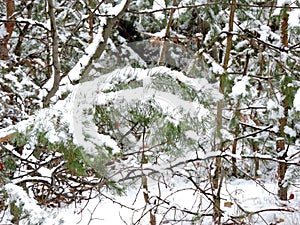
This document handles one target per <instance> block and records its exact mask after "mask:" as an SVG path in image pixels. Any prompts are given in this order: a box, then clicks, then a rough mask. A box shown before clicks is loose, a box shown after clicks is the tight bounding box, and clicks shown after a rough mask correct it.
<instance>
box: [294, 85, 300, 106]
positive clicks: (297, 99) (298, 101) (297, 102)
mask: <svg viewBox="0 0 300 225" xmlns="http://www.w3.org/2000/svg"><path fill="white" fill-rule="evenodd" d="M294 107H295V110H296V111H300V88H299V89H298V91H297V93H296V94H295V98H294Z"/></svg>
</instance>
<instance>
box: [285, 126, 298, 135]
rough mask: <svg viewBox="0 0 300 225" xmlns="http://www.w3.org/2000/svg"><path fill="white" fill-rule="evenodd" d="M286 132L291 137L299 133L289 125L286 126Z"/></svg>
mask: <svg viewBox="0 0 300 225" xmlns="http://www.w3.org/2000/svg"><path fill="white" fill-rule="evenodd" d="M284 133H285V134H288V135H289V136H291V137H296V135H297V133H296V131H295V130H294V129H292V128H290V127H289V126H284Z"/></svg>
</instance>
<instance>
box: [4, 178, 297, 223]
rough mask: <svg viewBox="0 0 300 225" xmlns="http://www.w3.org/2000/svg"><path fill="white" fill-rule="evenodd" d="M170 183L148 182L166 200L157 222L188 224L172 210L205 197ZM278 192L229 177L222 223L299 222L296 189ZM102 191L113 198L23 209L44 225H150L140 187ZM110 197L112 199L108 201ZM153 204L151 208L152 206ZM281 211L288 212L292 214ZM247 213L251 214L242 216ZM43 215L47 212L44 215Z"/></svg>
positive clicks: (203, 201)
mask: <svg viewBox="0 0 300 225" xmlns="http://www.w3.org/2000/svg"><path fill="white" fill-rule="evenodd" d="M174 181H175V183H176V182H177V183H176V185H175V186H174V187H173V189H172V191H171V192H170V190H169V191H167V189H165V188H164V187H163V185H162V186H160V192H158V186H157V183H155V182H153V183H151V182H150V185H149V196H157V195H159V196H160V197H161V199H164V200H165V201H166V202H168V204H162V205H160V207H159V210H158V211H157V214H156V221H157V224H185V225H188V224H192V223H191V222H190V221H188V220H189V219H191V216H188V217H186V216H184V215H183V214H182V213H181V212H180V211H179V210H177V211H176V210H174V209H175V208H177V209H185V210H187V211H189V210H190V211H194V212H195V209H196V208H197V207H199V208H202V209H205V207H207V206H208V204H209V201H208V200H207V199H205V198H202V199H201V197H200V195H197V194H195V192H194V191H193V190H192V189H189V187H191V186H190V184H189V185H187V183H184V182H182V179H180V180H179V179H178V180H174ZM256 182H258V183H256ZM9 187H10V188H11V191H10V193H13V192H15V194H16V193H18V195H21V194H22V191H21V189H20V188H19V187H17V186H14V185H9ZM276 190H277V185H276V184H275V183H268V184H264V186H261V185H259V180H257V181H253V180H242V179H236V180H233V181H225V182H224V185H223V192H222V193H223V195H222V204H221V205H222V209H223V210H224V211H225V213H224V215H225V216H224V221H226V216H228V218H230V217H231V216H239V215H244V216H245V218H244V220H243V221H244V222H245V223H244V224H257V225H260V224H262V225H263V224H286V225H296V224H299V223H298V222H299V221H300V205H299V200H300V193H299V189H293V188H291V190H290V191H289V195H291V194H293V195H294V196H292V198H293V199H290V200H288V201H287V202H281V203H280V202H279V201H278V199H277V197H276V195H274V193H275V194H276ZM105 195H106V196H107V197H109V198H111V200H109V199H108V198H106V197H104V196H101V197H99V198H98V197H97V198H95V199H93V200H91V201H90V202H89V203H88V204H87V205H86V203H85V202H83V203H81V204H76V205H70V206H68V207H67V208H61V209H49V208H48V209H46V211H45V210H44V209H41V208H40V207H39V206H37V205H34V203H33V202H32V201H31V202H30V201H28V202H26V203H25V206H24V208H27V209H28V210H30V212H31V215H34V216H36V217H37V220H39V219H40V218H38V217H41V216H43V217H44V221H43V222H45V223H43V224H47V225H54V224H55V225H56V224H66V225H74V224H79V225H87V224H89V225H99V224H101V225H111V224H137V223H138V222H140V224H149V213H147V212H148V211H147V210H149V205H148V207H146V208H145V201H144V198H143V191H142V190H140V191H139V188H137V189H134V188H132V189H130V190H129V191H128V193H127V194H126V195H124V196H119V197H115V195H114V196H113V195H112V194H110V193H105ZM23 197H24V196H23ZM112 199H113V200H114V201H112ZM154 199H156V198H154V197H153V198H151V197H150V202H151V203H154ZM160 203H162V202H160ZM152 206H154V204H153V205H152ZM171 206H172V207H171ZM164 207H167V208H164ZM240 207H242V208H243V210H245V211H243V210H242V208H240ZM154 208H155V207H154ZM280 209H285V210H287V211H288V210H290V212H287V211H284V210H280ZM246 211H248V212H249V213H248V214H245V212H246ZM257 211H261V212H260V213H259V214H253V215H252V214H251V212H257ZM160 213H161V214H160ZM47 214H48V215H49V216H47ZM175 214H176V215H175ZM50 215H51V216H50ZM143 215H144V216H143ZM7 216H8V215H7ZM174 218H176V219H181V222H179V221H177V222H175V221H174ZM31 219H32V218H31ZM240 221H241V220H240ZM6 223H7V222H6V221H2V224H6ZM22 224H27V223H26V219H25V220H23V223H20V225H22ZM194 224H203V225H205V224H211V218H210V217H206V218H200V220H198V221H197V220H195V222H194Z"/></svg>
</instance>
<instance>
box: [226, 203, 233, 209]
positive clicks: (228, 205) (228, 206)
mask: <svg viewBox="0 0 300 225" xmlns="http://www.w3.org/2000/svg"><path fill="white" fill-rule="evenodd" d="M232 205H233V203H232V202H224V207H227V208H231V206H232Z"/></svg>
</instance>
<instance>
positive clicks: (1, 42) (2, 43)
mask: <svg viewBox="0 0 300 225" xmlns="http://www.w3.org/2000/svg"><path fill="white" fill-rule="evenodd" d="M14 12H15V3H14V1H13V0H7V1H6V19H7V20H8V21H10V20H14V19H15V17H14ZM14 26H15V23H14V22H6V23H5V29H6V33H7V34H6V36H5V37H3V38H1V39H0V60H8V59H9V55H8V47H7V44H8V41H9V39H10V38H11V35H12V32H13V30H14Z"/></svg>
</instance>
